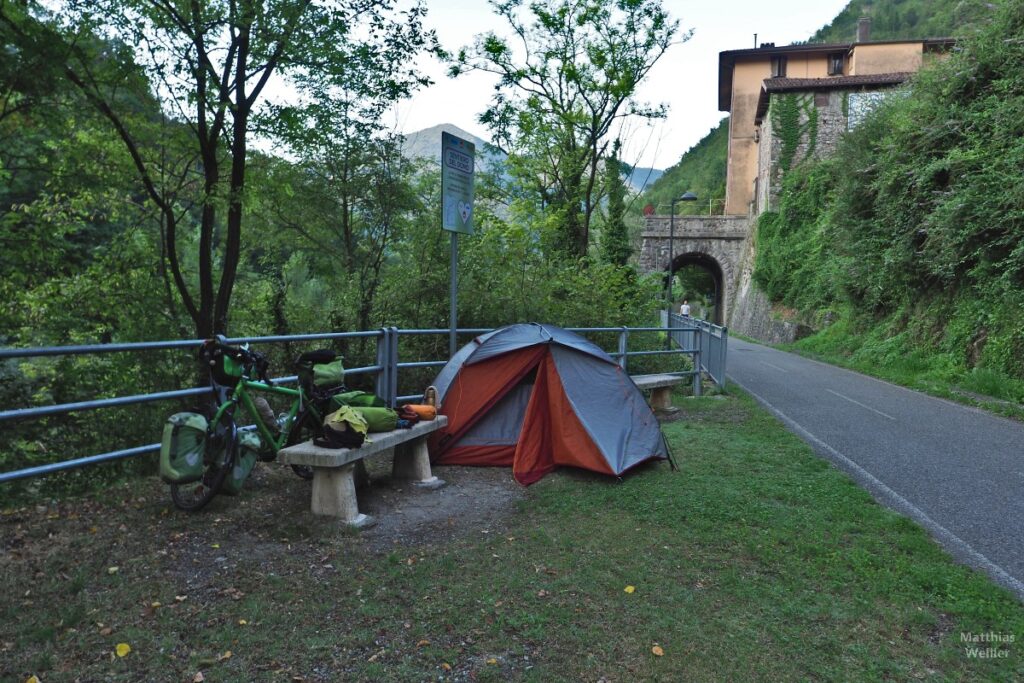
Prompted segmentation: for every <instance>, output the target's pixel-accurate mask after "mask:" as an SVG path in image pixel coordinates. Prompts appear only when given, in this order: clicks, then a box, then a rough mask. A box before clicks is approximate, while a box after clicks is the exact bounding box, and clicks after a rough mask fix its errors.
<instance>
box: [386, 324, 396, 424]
mask: <svg viewBox="0 0 1024 683" xmlns="http://www.w3.org/2000/svg"><path fill="white" fill-rule="evenodd" d="M388 333H389V334H390V336H391V343H390V344H389V349H390V356H389V357H388V367H389V373H388V394H387V401H388V405H389V406H391V407H392V408H394V407H395V402H396V401H397V400H398V328H397V327H389V328H388Z"/></svg>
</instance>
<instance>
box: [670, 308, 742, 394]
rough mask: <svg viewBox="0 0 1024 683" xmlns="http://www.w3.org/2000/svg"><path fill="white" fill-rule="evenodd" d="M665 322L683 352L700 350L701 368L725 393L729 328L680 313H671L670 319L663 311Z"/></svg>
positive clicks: (673, 339)
mask: <svg viewBox="0 0 1024 683" xmlns="http://www.w3.org/2000/svg"><path fill="white" fill-rule="evenodd" d="M661 321H662V324H663V325H664V326H665V327H666V328H669V337H671V339H672V341H673V342H674V343H675V344H676V345H677V346H679V348H680V349H693V348H696V349H698V350H699V351H700V355H699V358H700V369H701V370H702V371H704V372H706V373H707V374H708V376H709V377H711V379H712V380H714V382H715V384H717V385H718V388H720V389H723V390H724V389H725V360H726V355H727V351H728V346H729V328H727V327H722V326H720V325H714V324H712V323H709V322H708V321H706V320H701V319H700V318H694V317H691V316H688V315H680V314H678V313H670V314H669V315H668V319H667V320H666V316H665V311H662V312H661Z"/></svg>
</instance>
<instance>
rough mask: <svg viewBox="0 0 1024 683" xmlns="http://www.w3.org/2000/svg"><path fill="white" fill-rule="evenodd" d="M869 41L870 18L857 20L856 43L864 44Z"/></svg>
mask: <svg viewBox="0 0 1024 683" xmlns="http://www.w3.org/2000/svg"><path fill="white" fill-rule="evenodd" d="M869 40H871V17H861V18H860V19H858V20H857V42H858V43H866V42H868V41H869Z"/></svg>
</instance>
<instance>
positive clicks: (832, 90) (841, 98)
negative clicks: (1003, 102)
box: [718, 19, 953, 215]
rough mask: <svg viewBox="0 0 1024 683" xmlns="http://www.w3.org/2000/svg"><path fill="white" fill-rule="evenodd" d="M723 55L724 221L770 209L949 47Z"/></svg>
mask: <svg viewBox="0 0 1024 683" xmlns="http://www.w3.org/2000/svg"><path fill="white" fill-rule="evenodd" d="M870 26H871V20H870V19H861V20H860V24H859V26H858V38H857V42H854V43H845V44H837V45H821V44H805V45H786V46H783V47H775V45H774V44H762V45H761V46H760V47H758V48H753V49H749V50H729V51H727V52H722V53H721V54H719V58H718V108H719V110H721V111H725V112H729V159H728V165H727V178H726V194H725V213H726V214H728V215H757V214H758V213H760V212H761V211H763V210H765V209H767V208H768V207H769V206H770V205H771V199H772V197H773V195H774V191H775V189H777V184H778V181H779V179H780V178H781V175H782V173H783V172H785V171H786V170H788V168H789V167H791V166H792V164H795V163H798V162H799V161H800V160H801V159H804V158H807V157H810V156H822V155H827V154H829V153H830V152H831V151H832V149H833V148H834V147H835V145H836V143H837V142H838V140H839V137H840V135H841V134H842V133H843V132H845V131H846V130H848V129H849V127H850V126H851V125H855V124H856V121H857V120H858V119H859V118H860V117H862V116H863V114H864V113H865V111H866V110H868V109H870V107H871V105H872V104H873V103H875V102H877V101H878V99H879V97H880V96H881V95H882V94H883V93H885V91H887V90H891V89H892V88H894V87H895V86H898V85H900V84H901V83H903V82H904V81H906V80H907V79H908V78H910V77H911V76H912V75H913V74H914V73H915V72H917V71H918V70H920V68H921V66H922V65H923V64H924V63H925V61H926V60H927V59H929V58H930V57H932V56H934V55H941V54H942V53H943V52H945V51H946V50H948V49H949V48H950V47H951V46H952V44H953V41H952V40H951V39H948V38H940V39H932V40H901V41H896V40H887V41H874V42H872V41H870V40H869V38H870Z"/></svg>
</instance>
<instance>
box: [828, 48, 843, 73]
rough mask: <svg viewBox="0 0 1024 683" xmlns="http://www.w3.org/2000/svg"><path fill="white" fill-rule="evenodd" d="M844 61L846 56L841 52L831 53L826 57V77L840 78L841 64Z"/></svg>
mask: <svg viewBox="0 0 1024 683" xmlns="http://www.w3.org/2000/svg"><path fill="white" fill-rule="evenodd" d="M845 61H846V55H844V54H843V53H842V52H833V53H832V54H830V55H829V56H828V75H829V76H842V75H843V63H844V62H845Z"/></svg>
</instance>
